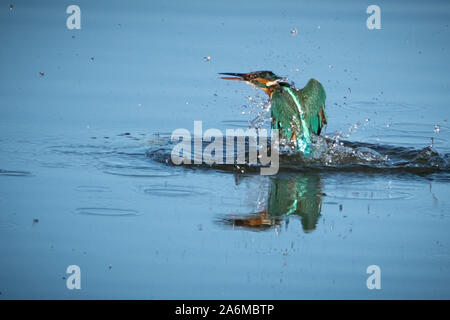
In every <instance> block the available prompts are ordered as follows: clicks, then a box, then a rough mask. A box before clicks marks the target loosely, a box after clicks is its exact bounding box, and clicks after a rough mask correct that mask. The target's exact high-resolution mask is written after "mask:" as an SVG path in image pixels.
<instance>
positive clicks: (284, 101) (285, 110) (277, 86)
mask: <svg viewBox="0 0 450 320" xmlns="http://www.w3.org/2000/svg"><path fill="white" fill-rule="evenodd" d="M219 74H220V75H223V77H222V79H225V80H237V81H244V82H246V83H248V84H250V85H253V86H255V87H257V88H260V89H262V90H263V91H264V92H265V93H267V94H268V96H269V102H270V114H271V118H272V129H278V130H279V134H280V138H283V139H285V140H286V141H290V142H292V143H293V144H294V145H295V147H296V149H297V151H301V152H303V154H304V155H305V156H307V157H309V156H310V154H311V146H312V139H311V136H312V135H320V132H321V130H322V127H323V126H324V125H326V124H327V116H326V113H325V99H326V94H325V89H324V88H323V86H322V84H321V83H320V82H319V81H317V80H316V79H310V80H309V81H308V83H307V84H306V86H305V87H304V88H303V89H296V88H294V86H293V84H291V83H289V82H288V81H287V80H286V79H285V78H282V77H279V76H277V75H276V74H274V73H273V72H272V71H254V72H249V73H219Z"/></svg>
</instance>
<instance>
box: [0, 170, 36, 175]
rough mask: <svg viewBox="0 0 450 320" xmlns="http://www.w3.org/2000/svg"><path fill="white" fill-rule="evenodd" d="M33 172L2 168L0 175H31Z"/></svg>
mask: <svg viewBox="0 0 450 320" xmlns="http://www.w3.org/2000/svg"><path fill="white" fill-rule="evenodd" d="M31 175H32V174H31V172H29V171H21V170H3V169H0V176H10V177H29V176H31Z"/></svg>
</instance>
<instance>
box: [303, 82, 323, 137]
mask: <svg viewBox="0 0 450 320" xmlns="http://www.w3.org/2000/svg"><path fill="white" fill-rule="evenodd" d="M295 95H296V96H297V97H298V98H299V99H300V103H301V105H302V109H303V115H304V118H305V120H306V123H307V124H308V125H309V129H310V130H311V132H313V133H315V134H316V135H320V131H321V130H322V127H323V126H324V125H326V124H327V116H326V113H325V99H326V94H325V90H324V88H323V86H322V84H321V83H320V82H319V81H317V80H316V79H311V80H309V81H308V83H307V84H306V86H305V87H304V88H303V89H300V90H296V92H295Z"/></svg>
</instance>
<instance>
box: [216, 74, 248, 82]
mask: <svg viewBox="0 0 450 320" xmlns="http://www.w3.org/2000/svg"><path fill="white" fill-rule="evenodd" d="M219 74H221V75H224V76H228V77H221V79H225V80H237V81H247V80H246V79H245V78H246V75H247V74H245V73H219Z"/></svg>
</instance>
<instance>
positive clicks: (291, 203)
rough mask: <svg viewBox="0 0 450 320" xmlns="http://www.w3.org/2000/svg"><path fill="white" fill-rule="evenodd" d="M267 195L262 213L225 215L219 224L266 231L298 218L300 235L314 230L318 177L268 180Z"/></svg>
mask: <svg viewBox="0 0 450 320" xmlns="http://www.w3.org/2000/svg"><path fill="white" fill-rule="evenodd" d="M268 179H269V180H270V181H269V192H268V194H267V196H266V199H265V206H264V209H263V210H261V211H259V212H255V213H249V214H243V215H242V214H228V215H226V216H225V217H222V219H220V220H219V223H221V224H225V225H228V226H232V227H243V228H245V229H248V230H255V231H257V230H266V229H269V228H273V227H276V226H279V225H281V224H282V223H283V221H284V222H285V224H286V227H287V225H288V223H289V218H291V217H294V216H296V217H299V218H300V219H301V224H302V227H303V231H304V232H311V231H313V230H314V229H315V228H316V225H317V222H318V220H319V217H320V212H321V208H322V196H323V195H324V194H323V193H322V185H321V181H320V176H319V175H318V174H306V175H287V176H275V177H271V178H268Z"/></svg>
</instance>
